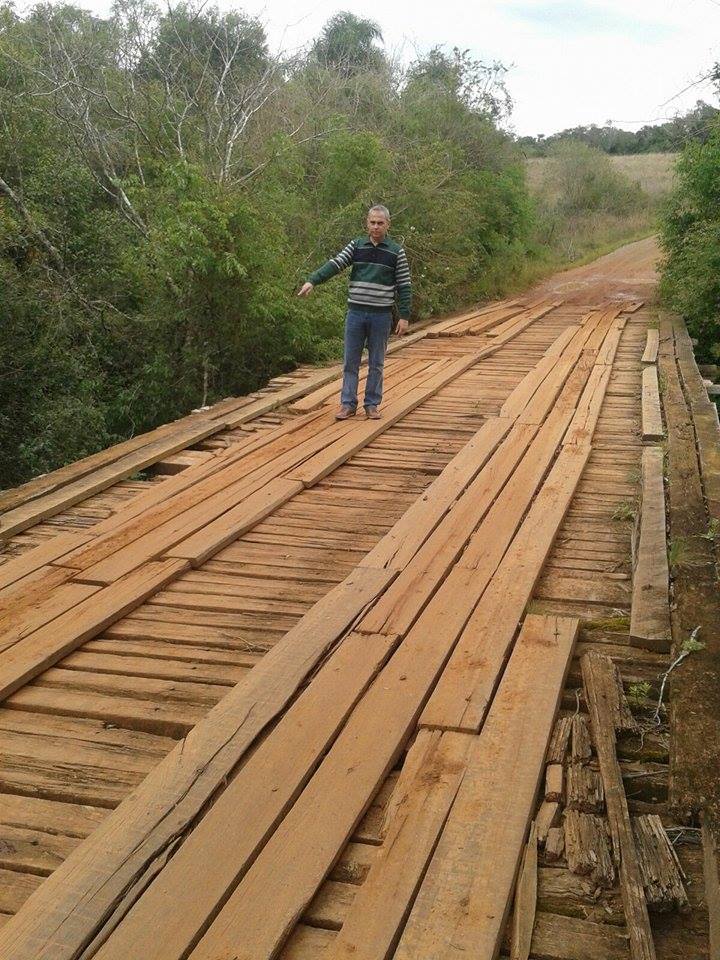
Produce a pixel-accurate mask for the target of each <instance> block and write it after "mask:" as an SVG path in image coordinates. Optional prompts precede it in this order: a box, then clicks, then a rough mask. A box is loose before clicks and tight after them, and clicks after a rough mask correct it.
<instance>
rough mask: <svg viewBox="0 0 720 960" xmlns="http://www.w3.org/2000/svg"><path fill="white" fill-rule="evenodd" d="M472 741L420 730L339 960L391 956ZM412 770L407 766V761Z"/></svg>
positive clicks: (347, 922)
mask: <svg viewBox="0 0 720 960" xmlns="http://www.w3.org/2000/svg"><path fill="white" fill-rule="evenodd" d="M471 743H472V738H471V737H469V736H467V735H466V734H458V733H443V732H441V731H438V730H432V731H431V730H420V731H419V732H418V736H417V739H416V741H415V744H414V745H413V747H412V748H411V751H410V753H409V754H408V761H409V762H410V770H409V773H408V775H407V776H406V777H404V776H403V775H404V773H405V767H403V771H402V773H401V781H402V782H398V785H397V787H396V789H395V791H394V792H393V797H392V801H391V802H392V804H393V809H392V811H391V812H390V816H389V821H388V824H387V833H386V835H385V837H384V841H383V846H382V847H381V848H380V849H379V850H378V854H377V857H376V858H375V861H374V862H373V864H372V865H371V867H370V871H369V873H368V876H367V878H366V880H365V882H364V883H363V885H362V886H361V887H360V889H359V890H358V892H357V894H356V896H355V899H354V901H353V903H352V906H351V907H350V910H349V911H348V912H347V913H346V914H345V916H344V918H343V925H342V930H341V932H340V934H339V935H338V937H337V939H336V940H335V942H334V944H333V957H334V958H335V960H345V958H347V960H350V958H352V960H377V958H378V957H385V956H388V954H389V952H390V950H391V948H392V945H393V944H394V942H395V940H396V938H397V935H398V932H399V931H400V929H401V927H402V924H403V922H404V920H405V917H406V915H407V911H408V907H409V904H411V903H412V901H413V898H414V896H415V892H416V889H417V886H418V883H419V880H420V878H421V877H422V875H423V872H424V870H425V867H426V865H427V862H428V860H429V858H430V856H431V854H432V851H433V849H434V848H435V844H436V843H437V839H438V836H439V835H440V832H441V830H442V827H443V824H444V823H445V820H446V818H447V815H448V812H449V810H450V807H451V805H452V802H453V800H454V798H455V796H456V794H457V791H458V788H459V786H460V783H461V781H462V777H463V774H464V771H465V763H466V758H467V754H468V751H469V749H470V746H471ZM406 764H407V761H406Z"/></svg>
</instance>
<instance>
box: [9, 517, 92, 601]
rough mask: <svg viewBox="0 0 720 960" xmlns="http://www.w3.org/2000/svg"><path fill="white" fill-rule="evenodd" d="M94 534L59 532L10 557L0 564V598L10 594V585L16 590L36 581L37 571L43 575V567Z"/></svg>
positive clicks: (86, 540) (87, 531)
mask: <svg viewBox="0 0 720 960" xmlns="http://www.w3.org/2000/svg"><path fill="white" fill-rule="evenodd" d="M93 536H94V533H92V532H90V531H89V530H83V531H79V532H77V533H74V532H73V533H61V534H58V536H57V537H53V538H52V539H51V540H48V541H47V542H46V543H42V544H40V545H39V546H37V547H35V548H34V549H32V550H26V551H25V553H21V554H20V556H19V557H12V558H11V559H10V560H7V561H6V562H5V563H3V564H2V565H0V599H3V600H4V599H5V597H6V596H10V595H11V591H10V587H11V586H12V587H13V590H16V589H18V588H19V587H20V585H21V584H23V588H24V585H27V584H29V583H31V582H32V583H34V582H36V580H37V578H38V573H39V572H40V575H44V568H45V567H46V566H47V564H49V563H52V561H53V560H57V559H59V558H60V557H62V556H63V555H64V554H66V553H70V551H71V550H75V549H76V548H77V547H80V546H82V545H83V544H86V543H87V542H88V541H89V540H91V539H92V538H93Z"/></svg>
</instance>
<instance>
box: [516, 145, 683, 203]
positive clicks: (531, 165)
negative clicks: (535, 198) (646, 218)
mask: <svg viewBox="0 0 720 960" xmlns="http://www.w3.org/2000/svg"><path fill="white" fill-rule="evenodd" d="M610 159H611V161H612V163H613V166H614V167H616V168H617V169H618V170H619V171H620V172H621V173H623V174H624V175H625V176H626V177H628V179H629V180H632V181H633V182H636V183H639V184H640V186H641V187H642V189H643V190H644V191H645V192H646V193H647V194H648V195H649V196H650V197H652V198H653V199H654V200H655V199H660V198H661V197H663V196H664V195H665V194H667V193H668V191H669V190H670V188H671V186H672V181H673V176H674V168H675V161H676V160H677V154H675V153H637V154H633V155H631V156H624V157H610ZM547 165H548V160H547V159H546V158H545V157H531V158H530V159H528V161H527V170H528V183H529V184H530V187H531V188H532V189H533V190H539V189H540V188H541V187H542V184H543V180H544V179H545V171H546V169H547Z"/></svg>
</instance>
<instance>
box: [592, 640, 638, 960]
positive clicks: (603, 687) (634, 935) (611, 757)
mask: <svg viewBox="0 0 720 960" xmlns="http://www.w3.org/2000/svg"><path fill="white" fill-rule="evenodd" d="M581 666H582V672H583V683H584V686H585V698H586V700H587V704H588V710H589V713H590V723H591V728H592V736H593V742H594V744H595V750H596V752H597V756H598V761H599V764H600V773H601V775H602V779H603V786H604V789H605V802H606V805H607V814H608V822H609V824H610V835H611V837H612V842H613V856H614V859H615V862H616V864H617V866H618V872H619V876H620V890H621V893H622V898H623V906H624V908H625V917H626V921H627V928H628V934H629V938H630V954H631V957H632V960H655V946H654V943H653V936H652V930H651V928H650V920H649V917H648V911H647V903H646V902H645V895H644V891H643V886H642V880H641V878H640V870H639V865H638V859H637V851H636V849H635V841H634V838H633V833H632V826H631V824H630V814H629V812H628V805H627V798H626V796H625V788H624V786H623V780H622V774H621V771H620V765H619V763H618V759H617V754H616V749H615V742H616V741H615V714H614V708H613V704H612V696H611V695H609V694H608V691H609V690H613V689H616V686H615V678H614V671H613V663H612V661H611V660H610V659H609V658H608V657H604V656H602V655H601V654H597V653H586V654H584V655H583V657H582V658H581ZM608 698H609V699H608Z"/></svg>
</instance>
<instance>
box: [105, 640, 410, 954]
mask: <svg viewBox="0 0 720 960" xmlns="http://www.w3.org/2000/svg"><path fill="white" fill-rule="evenodd" d="M396 639H397V638H392V639H391V638H388V637H385V636H380V635H378V636H376V637H368V636H367V635H364V634H363V635H361V634H357V633H351V634H350V635H349V636H348V637H346V638H345V639H344V640H343V641H342V643H341V644H340V645H339V647H338V649H337V650H336V651H335V653H334V654H333V655H332V656H331V658H330V660H329V661H328V662H327V663H326V664H325V665H324V666H323V668H322V669H321V670H320V672H319V673H318V674H317V675H316V676H315V677H314V678H313V679H312V681H311V683H310V686H309V687H308V688H306V690H305V691H304V692H303V693H302V695H301V696H300V697H299V698H298V700H297V701H296V702H295V703H294V704H293V705H292V707H291V708H290V710H289V711H288V712H287V713H286V714H285V715H284V716H283V718H282V719H281V720H280V722H279V723H278V725H277V727H275V729H274V730H273V731H272V733H271V734H270V736H269V737H268V738H267V739H265V740H264V741H263V743H262V744H261V745H260V746H259V747H258V748H257V750H256V751H255V752H254V753H253V755H252V756H251V757H250V758H249V759H248V761H247V762H246V763H245V764H244V766H243V768H242V770H241V771H240V772H239V773H238V774H237V776H236V777H234V779H233V780H232V781H231V783H230V784H229V785H228V787H227V788H226V789H225V791H224V792H223V793H222V794H221V795H220V797H219V798H218V800H216V802H215V803H214V805H213V807H212V808H211V810H210V811H209V812H208V813H207V815H206V816H205V817H204V818H203V820H202V821H201V822H200V823H199V824H198V825H197V826H196V827H195V829H194V830H193V831H192V833H191V834H190V835H189V837H188V838H187V839H186V840H185V842H184V843H183V845H182V846H181V847H180V849H179V850H178V851H177V852H176V853H175V855H174V856H173V858H172V860H171V861H170V863H168V865H167V866H166V867H165V869H164V870H163V871H162V873H161V875H160V876H159V877H158V879H157V880H156V881H155V882H154V883H153V884H152V886H151V887H150V888H149V889H148V891H147V892H146V893H145V894H144V896H142V897H141V898H140V900H139V901H138V902H137V903H136V904H135V906H134V908H133V909H132V910H131V911H130V913H129V914H128V915H127V916H126V917H125V919H124V920H123V921H122V922H121V923H120V925H119V927H118V928H117V929H116V930H115V931H114V932H113V933H112V934H111V936H110V938H109V940H108V941H107V942H106V943H105V944H104V945H103V946H102V947H101V948H100V950H99V951H98V953H97V954H96V955H95V960H126V958H127V957H131V956H133V957H134V956H137V957H142V958H143V960H171V958H175V960H180V958H181V957H184V956H186V955H187V951H188V950H189V949H190V948H192V947H193V946H194V945H195V943H196V942H197V940H198V939H199V938H200V937H201V936H202V934H203V932H204V930H205V928H206V926H207V922H208V919H209V918H210V917H212V916H213V915H214V914H215V913H216V912H217V910H218V909H219V907H220V906H221V905H222V903H223V902H224V900H225V899H226V898H227V896H228V893H229V892H230V891H231V890H232V889H233V887H234V886H235V884H236V883H237V882H238V880H240V879H241V878H242V876H243V874H244V872H245V870H246V869H247V866H248V865H249V864H250V863H251V862H252V860H253V858H254V857H255V856H256V855H257V852H258V851H259V850H260V849H261V847H262V844H263V843H264V842H265V841H266V839H267V837H268V836H269V835H270V834H271V833H272V831H273V829H274V828H275V827H276V825H277V823H278V822H279V820H280V819H281V818H282V816H283V814H284V813H285V812H286V810H287V808H288V807H289V806H290V805H291V804H292V803H293V802H294V801H295V799H296V798H297V796H298V795H299V793H300V791H301V790H302V788H303V786H304V785H305V783H306V782H307V780H308V779H309V778H310V776H311V775H312V773H313V771H314V769H315V767H316V766H317V764H318V762H319V760H320V759H321V757H322V755H323V753H324V751H325V750H326V749H327V748H328V746H329V745H330V744H331V743H332V741H333V739H334V738H335V736H336V735H337V733H338V731H339V730H340V728H341V727H342V725H343V723H344V722H345V720H346V718H347V716H348V714H349V713H350V712H351V711H352V709H353V707H354V706H355V704H356V702H357V700H358V699H359V697H360V696H362V694H363V692H364V690H365V689H366V688H367V686H368V685H369V684H370V683H371V682H372V680H373V678H374V676H375V675H376V674H377V672H378V671H379V670H380V669H381V667H382V665H383V663H384V662H385V660H386V659H387V657H388V656H389V655H390V653H391V652H392V650H393V648H394V646H395V642H396ZM197 876H203V878H204V880H203V884H202V887H201V888H198V886H197V884H196V883H195V882H194V881H195V878H196V877H197ZM168 903H172V904H173V910H172V911H168V910H167V909H166V905H167V904H168Z"/></svg>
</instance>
